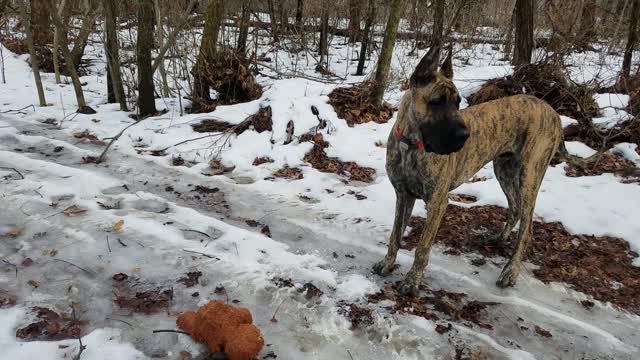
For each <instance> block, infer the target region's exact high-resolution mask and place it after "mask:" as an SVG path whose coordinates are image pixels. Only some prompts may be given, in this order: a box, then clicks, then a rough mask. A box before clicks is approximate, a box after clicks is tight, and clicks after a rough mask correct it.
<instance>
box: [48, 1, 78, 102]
mask: <svg viewBox="0 0 640 360" xmlns="http://www.w3.org/2000/svg"><path fill="white" fill-rule="evenodd" d="M51 1H52V0H47V2H46V4H47V8H48V10H49V13H50V14H51V18H52V19H53V22H54V24H55V26H56V27H57V28H59V31H60V34H61V35H62V36H61V37H60V49H62V56H64V60H65V61H64V62H65V67H66V69H67V72H68V73H69V76H70V77H71V82H72V84H73V91H74V92H75V94H76V101H77V103H78V110H81V111H83V110H85V109H86V108H87V103H86V101H85V99H84V93H83V91H82V83H81V82H80V77H79V76H78V72H77V71H76V65H75V63H74V62H73V55H71V51H70V50H69V41H68V39H67V36H65V35H66V34H67V27H66V25H65V24H64V22H63V21H62V19H61V18H60V16H58V12H57V11H56V10H55V9H54V7H53V3H52V2H51Z"/></svg>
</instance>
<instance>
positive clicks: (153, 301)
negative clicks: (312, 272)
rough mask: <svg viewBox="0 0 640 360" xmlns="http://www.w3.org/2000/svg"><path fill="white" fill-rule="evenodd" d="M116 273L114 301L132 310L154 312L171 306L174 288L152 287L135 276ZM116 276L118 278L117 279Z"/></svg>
mask: <svg viewBox="0 0 640 360" xmlns="http://www.w3.org/2000/svg"><path fill="white" fill-rule="evenodd" d="M121 275H122V274H116V275H114V280H115V281H116V283H115V284H114V285H113V290H114V294H115V298H114V300H113V301H114V302H115V303H116V304H117V305H118V306H119V307H121V308H123V309H128V310H131V311H132V312H137V313H143V314H153V313H156V312H158V311H160V310H162V309H167V308H169V305H170V304H171V300H172V299H173V289H172V288H163V287H153V288H150V287H149V286H148V284H147V285H145V284H143V283H142V282H141V281H139V280H138V279H135V278H131V277H128V278H124V277H122V276H121ZM116 276H118V277H117V280H116Z"/></svg>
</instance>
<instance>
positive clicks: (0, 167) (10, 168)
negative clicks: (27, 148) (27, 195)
mask: <svg viewBox="0 0 640 360" xmlns="http://www.w3.org/2000/svg"><path fill="white" fill-rule="evenodd" d="M0 169H4V170H12V171H15V172H16V174H18V175H20V180H23V179H24V175H22V173H21V172H20V171H18V170H17V169H16V168H12V167H4V166H0Z"/></svg>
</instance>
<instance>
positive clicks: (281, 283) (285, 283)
mask: <svg viewBox="0 0 640 360" xmlns="http://www.w3.org/2000/svg"><path fill="white" fill-rule="evenodd" d="M271 282H272V283H273V284H274V285H275V286H277V287H279V288H285V287H286V288H292V287H294V286H295V284H294V283H293V280H291V279H285V278H281V277H275V278H273V279H271Z"/></svg>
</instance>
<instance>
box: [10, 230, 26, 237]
mask: <svg viewBox="0 0 640 360" xmlns="http://www.w3.org/2000/svg"><path fill="white" fill-rule="evenodd" d="M22 232H23V230H22V229H20V228H13V229H10V230H9V231H7V235H9V236H11V237H14V238H17V237H18V236H20V235H22Z"/></svg>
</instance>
